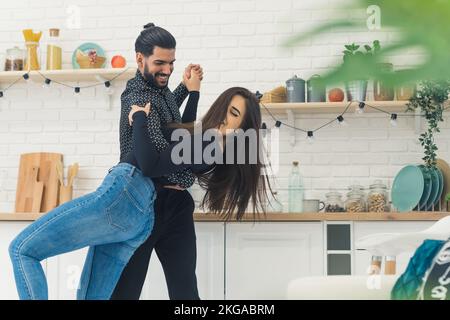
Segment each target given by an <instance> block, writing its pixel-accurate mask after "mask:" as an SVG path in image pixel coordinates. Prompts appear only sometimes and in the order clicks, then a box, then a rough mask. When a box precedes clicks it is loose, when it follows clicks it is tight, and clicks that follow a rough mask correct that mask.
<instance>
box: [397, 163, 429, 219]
mask: <svg viewBox="0 0 450 320" xmlns="http://www.w3.org/2000/svg"><path fill="white" fill-rule="evenodd" d="M424 180H425V179H424V176H423V174H422V171H421V170H420V169H419V168H418V167H417V166H415V165H408V166H406V167H404V168H402V169H401V170H400V172H399V173H398V174H397V175H396V176H395V179H394V183H393V184H392V190H391V199H392V204H393V205H394V207H395V208H397V210H398V211H400V212H405V211H411V210H412V209H413V208H414V207H416V206H417V205H418V204H419V201H420V199H421V198H422V194H423V188H424V185H425V181H424Z"/></svg>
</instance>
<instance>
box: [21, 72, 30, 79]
mask: <svg viewBox="0 0 450 320" xmlns="http://www.w3.org/2000/svg"><path fill="white" fill-rule="evenodd" d="M22 77H23V78H24V79H25V80H28V79H30V75H29V74H28V73H25V74H24V75H23V76H22Z"/></svg>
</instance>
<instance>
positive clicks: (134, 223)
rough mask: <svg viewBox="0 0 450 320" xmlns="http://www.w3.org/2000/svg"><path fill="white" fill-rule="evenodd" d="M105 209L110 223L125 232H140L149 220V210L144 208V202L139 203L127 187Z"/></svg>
mask: <svg viewBox="0 0 450 320" xmlns="http://www.w3.org/2000/svg"><path fill="white" fill-rule="evenodd" d="M105 211H106V216H107V218H108V221H109V224H110V225H111V226H113V227H115V228H117V229H119V230H121V231H124V232H130V231H131V232H133V231H136V232H138V231H139V230H141V229H142V226H143V224H145V223H148V220H149V214H148V210H144V209H143V208H142V203H138V201H137V200H136V199H135V198H134V197H133V196H132V195H131V194H130V192H129V191H128V190H127V189H124V190H123V191H122V192H121V193H120V194H119V195H118V196H117V198H116V199H115V200H114V201H113V202H112V203H111V205H109V206H108V207H107V208H106V210H105Z"/></svg>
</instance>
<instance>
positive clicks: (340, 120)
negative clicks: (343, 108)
mask: <svg viewBox="0 0 450 320" xmlns="http://www.w3.org/2000/svg"><path fill="white" fill-rule="evenodd" d="M336 119H337V121H338V123H339V124H340V125H341V126H347V122H345V120H344V117H343V116H342V115H340V116H338V117H337V118H336Z"/></svg>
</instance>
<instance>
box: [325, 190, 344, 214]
mask: <svg viewBox="0 0 450 320" xmlns="http://www.w3.org/2000/svg"><path fill="white" fill-rule="evenodd" d="M325 197H326V200H325V212H345V208H344V202H343V201H342V194H341V193H340V192H337V191H331V192H328V193H327V194H325Z"/></svg>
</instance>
